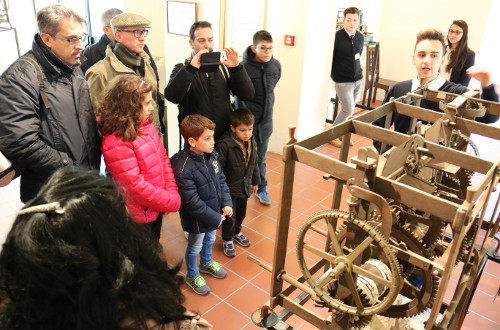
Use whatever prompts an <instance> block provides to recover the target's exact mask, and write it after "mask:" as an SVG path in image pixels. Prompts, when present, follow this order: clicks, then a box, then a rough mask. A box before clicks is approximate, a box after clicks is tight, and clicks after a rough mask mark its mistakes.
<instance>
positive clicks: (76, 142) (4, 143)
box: [0, 34, 101, 202]
mask: <svg viewBox="0 0 500 330" xmlns="http://www.w3.org/2000/svg"><path fill="white" fill-rule="evenodd" d="M24 56H27V57H31V58H33V59H34V60H35V61H37V62H38V64H39V66H40V68H41V70H42V72H43V74H44V85H45V91H46V94H47V97H48V99H49V102H50V104H51V109H45V108H44V107H43V106H41V99H40V87H39V85H38V79H37V76H36V71H35V68H34V67H33V66H32V65H31V64H29V63H27V62H24V61H15V62H14V63H13V64H12V65H11V66H10V67H9V68H8V69H7V70H6V71H5V72H4V73H3V75H2V77H1V78H0V149H1V151H2V153H4V155H5V156H6V157H7V158H8V159H9V160H10V161H11V162H12V163H14V164H17V165H20V166H21V167H22V169H23V172H22V175H21V200H22V201H23V202H27V201H28V200H30V199H31V198H33V197H35V195H36V194H37V193H38V191H39V189H40V188H41V186H42V185H43V184H44V183H45V181H46V180H47V178H48V177H49V176H50V175H51V174H52V173H53V172H55V171H56V170H57V169H58V168H60V167H63V166H69V165H77V166H83V167H86V168H92V169H98V168H99V164H100V155H101V152H100V138H99V135H98V131H97V127H96V123H95V117H94V114H93V112H92V106H91V103H90V96H89V89H88V86H87V82H86V81H85V79H84V77H83V75H82V72H81V70H80V68H79V67H78V66H74V67H73V68H70V67H68V66H67V65H66V64H64V63H63V62H62V61H61V60H60V59H58V58H57V57H56V56H55V55H54V54H53V53H52V52H51V51H50V50H49V49H48V48H46V46H45V45H44V44H43V42H42V41H41V39H40V37H39V35H38V34H37V35H35V40H34V41H33V47H32V50H31V51H29V52H27V53H26V54H25V55H24Z"/></svg>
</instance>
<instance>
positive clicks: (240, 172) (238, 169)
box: [217, 109, 260, 257]
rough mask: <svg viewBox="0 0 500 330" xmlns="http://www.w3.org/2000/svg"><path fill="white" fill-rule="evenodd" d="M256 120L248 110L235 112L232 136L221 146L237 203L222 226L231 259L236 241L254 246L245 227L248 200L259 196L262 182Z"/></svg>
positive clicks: (232, 193)
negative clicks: (258, 163)
mask: <svg viewBox="0 0 500 330" xmlns="http://www.w3.org/2000/svg"><path fill="white" fill-rule="evenodd" d="M254 118H255V117H254V115H253V114H252V112H251V111H250V110H248V109H238V110H236V111H233V112H232V113H231V115H230V116H229V120H230V121H231V126H230V127H231V133H230V134H228V135H226V136H225V137H223V138H222V139H221V140H220V141H219V143H218V144H217V151H218V152H219V163H220V165H221V167H222V170H223V171H224V174H225V175H226V182H227V185H228V186H229V190H230V191H231V198H232V200H233V216H232V217H230V218H228V219H226V221H224V222H223V223H222V240H223V242H222V247H223V248H224V254H225V255H226V256H228V257H234V256H235V255H236V250H235V249H234V244H233V240H234V241H235V242H236V243H238V244H239V245H241V246H245V247H246V246H249V245H250V240H249V239H248V238H246V237H245V235H243V234H242V232H241V225H242V223H243V220H244V219H245V216H246V214H247V201H248V198H249V197H250V196H251V195H252V194H255V193H256V192H257V185H258V184H259V182H260V173H259V168H258V166H257V144H256V143H255V140H254V139H253V137H252V132H253V127H254Z"/></svg>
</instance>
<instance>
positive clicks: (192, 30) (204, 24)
mask: <svg viewBox="0 0 500 330" xmlns="http://www.w3.org/2000/svg"><path fill="white" fill-rule="evenodd" d="M201 28H212V23H210V22H207V21H196V22H194V23H193V24H192V25H191V27H190V28H189V39H191V40H192V41H194V33H195V32H196V30H198V29H201Z"/></svg>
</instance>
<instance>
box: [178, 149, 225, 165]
mask: <svg viewBox="0 0 500 330" xmlns="http://www.w3.org/2000/svg"><path fill="white" fill-rule="evenodd" d="M182 152H184V153H185V154H186V155H187V156H188V157H189V158H191V159H193V160H195V161H197V162H201V161H203V158H205V159H209V158H210V157H212V155H213V157H215V159H217V158H218V157H219V154H218V153H217V151H215V149H214V151H212V153H210V154H207V153H202V154H201V155H199V154H197V153H196V152H194V151H192V150H191V149H189V148H184V149H182Z"/></svg>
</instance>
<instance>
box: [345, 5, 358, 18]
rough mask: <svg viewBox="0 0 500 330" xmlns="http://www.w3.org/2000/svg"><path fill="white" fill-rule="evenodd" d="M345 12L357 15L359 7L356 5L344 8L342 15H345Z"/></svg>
mask: <svg viewBox="0 0 500 330" xmlns="http://www.w3.org/2000/svg"><path fill="white" fill-rule="evenodd" d="M347 14H356V15H358V17H359V9H358V8H356V7H349V8H346V9H344V17H346V16H347Z"/></svg>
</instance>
